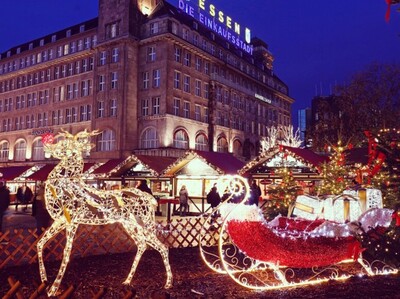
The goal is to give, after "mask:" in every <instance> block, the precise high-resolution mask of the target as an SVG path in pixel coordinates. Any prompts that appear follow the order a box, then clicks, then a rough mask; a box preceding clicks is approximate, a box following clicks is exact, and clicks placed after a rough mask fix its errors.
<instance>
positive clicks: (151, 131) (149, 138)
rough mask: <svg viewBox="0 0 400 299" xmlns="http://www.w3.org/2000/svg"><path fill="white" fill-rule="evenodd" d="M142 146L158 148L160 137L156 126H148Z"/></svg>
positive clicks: (143, 136)
mask: <svg viewBox="0 0 400 299" xmlns="http://www.w3.org/2000/svg"><path fill="white" fill-rule="evenodd" d="M141 140H142V142H141V143H142V148H157V147H158V137H157V131H156V129H155V128H147V129H146V130H144V132H143V134H142V138H141Z"/></svg>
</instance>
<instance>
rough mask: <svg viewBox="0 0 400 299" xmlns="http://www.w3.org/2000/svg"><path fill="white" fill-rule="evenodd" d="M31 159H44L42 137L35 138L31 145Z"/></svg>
mask: <svg viewBox="0 0 400 299" xmlns="http://www.w3.org/2000/svg"><path fill="white" fill-rule="evenodd" d="M32 160H34V161H38V160H44V149H43V142H42V139H37V140H35V141H34V142H33V145H32Z"/></svg>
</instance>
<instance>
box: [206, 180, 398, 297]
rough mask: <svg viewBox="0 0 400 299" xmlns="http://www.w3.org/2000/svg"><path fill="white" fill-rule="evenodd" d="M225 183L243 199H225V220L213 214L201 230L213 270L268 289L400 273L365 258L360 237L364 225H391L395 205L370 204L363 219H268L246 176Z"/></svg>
mask: <svg viewBox="0 0 400 299" xmlns="http://www.w3.org/2000/svg"><path fill="white" fill-rule="evenodd" d="M224 184H225V185H227V186H228V188H231V191H232V193H234V192H235V191H234V190H244V196H243V200H242V201H241V202H240V203H239V204H233V203H227V202H224V203H221V204H220V205H219V206H218V207H217V208H216V210H218V212H219V213H220V214H221V215H222V216H221V217H220V220H219V222H218V220H217V222H215V221H214V220H213V219H214V217H213V214H211V215H210V216H209V217H208V219H207V220H206V222H205V224H204V226H203V229H202V233H201V235H200V240H199V244H200V253H201V255H202V257H203V259H204V261H205V263H206V264H207V265H208V266H209V267H210V268H211V269H212V270H214V271H217V272H219V273H224V274H228V275H229V276H230V277H231V278H232V279H233V280H235V281H236V282H237V283H239V284H241V285H243V286H245V287H247V288H252V289H260V290H267V289H277V288H283V287H293V286H300V285H307V284H315V283H319V282H323V281H328V280H343V279H347V278H349V277H351V276H354V275H379V274H388V273H397V270H396V269H393V268H391V267H389V266H387V265H385V264H384V263H382V262H379V261H375V262H372V263H371V262H368V261H366V260H364V259H363V257H362V248H361V246H360V243H359V242H358V241H357V239H356V238H355V236H354V234H355V232H356V231H357V230H359V229H369V228H370V227H374V226H375V225H378V226H386V227H387V226H389V224H390V220H391V213H392V211H391V210H388V209H379V208H373V209H369V210H367V211H366V212H365V213H364V214H362V215H361V216H360V217H359V218H358V221H359V223H358V222H354V223H338V222H333V221H327V220H325V219H313V220H309V219H303V218H299V217H297V218H291V217H290V218H289V217H282V216H279V217H277V218H275V219H274V220H272V221H271V222H267V221H266V220H265V219H264V217H263V215H262V213H261V211H260V210H259V209H258V208H257V207H256V206H249V205H246V204H245V203H246V201H247V197H248V190H249V188H248V184H247V181H246V180H245V179H243V178H241V177H239V176H234V177H227V178H225V182H224ZM239 185H241V187H240V188H238V186H239ZM215 212H216V211H214V213H215ZM216 223H218V224H216ZM212 236H214V238H213V237H212ZM213 241H214V242H213Z"/></svg>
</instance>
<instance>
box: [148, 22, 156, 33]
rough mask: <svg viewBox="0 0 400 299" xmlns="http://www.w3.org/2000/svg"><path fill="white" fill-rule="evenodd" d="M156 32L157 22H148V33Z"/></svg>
mask: <svg viewBox="0 0 400 299" xmlns="http://www.w3.org/2000/svg"><path fill="white" fill-rule="evenodd" d="M156 33H158V22H154V23H151V24H150V34H156Z"/></svg>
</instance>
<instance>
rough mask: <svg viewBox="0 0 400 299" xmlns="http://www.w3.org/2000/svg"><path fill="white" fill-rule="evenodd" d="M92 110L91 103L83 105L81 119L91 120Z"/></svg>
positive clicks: (80, 110) (80, 111)
mask: <svg viewBox="0 0 400 299" xmlns="http://www.w3.org/2000/svg"><path fill="white" fill-rule="evenodd" d="M91 113H92V110H91V106H90V105H84V106H81V107H80V109H79V121H88V120H91V118H92V117H91V116H92V114H91Z"/></svg>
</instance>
